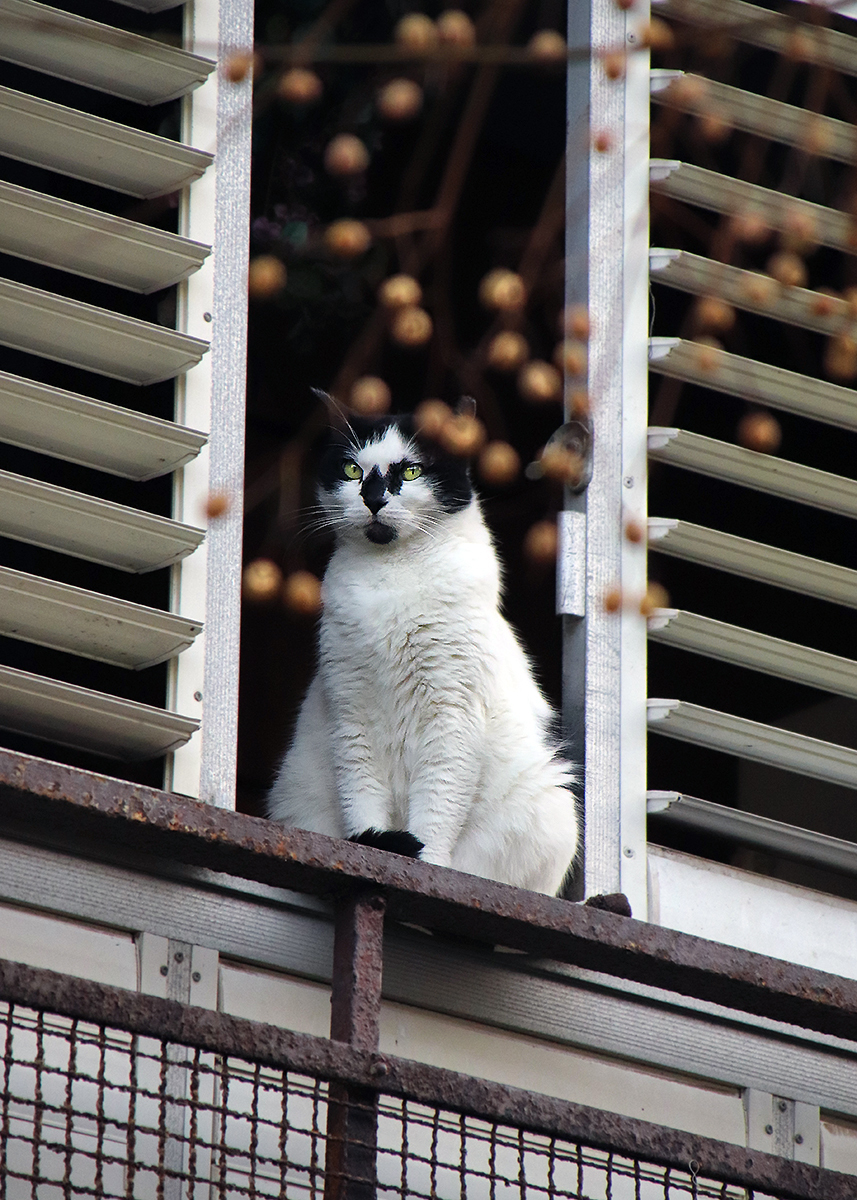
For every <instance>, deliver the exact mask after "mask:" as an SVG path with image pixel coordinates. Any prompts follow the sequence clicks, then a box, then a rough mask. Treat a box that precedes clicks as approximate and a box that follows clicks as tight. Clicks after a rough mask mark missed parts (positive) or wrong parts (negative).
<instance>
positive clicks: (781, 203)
mask: <svg viewBox="0 0 857 1200" xmlns="http://www.w3.org/2000/svg"><path fill="white" fill-rule="evenodd" d="M855 53H857V44H855ZM649 177H650V182H651V187H652V191H653V192H659V193H660V194H661V195H664V196H671V197H672V198H673V199H674V200H682V201H683V202H684V203H685V204H693V205H695V206H696V207H697V208H705V209H709V210H711V211H714V212H719V213H739V212H753V213H758V214H759V216H761V217H762V218H763V219H764V221H765V223H766V224H767V225H769V226H771V227H772V228H774V229H785V228H787V227H788V223H789V220H790V219H793V218H794V217H795V216H796V215H800V216H801V217H804V218H807V219H808V220H809V221H810V222H812V228H813V230H814V231H815V237H816V239H817V240H818V241H819V242H821V244H822V245H824V246H831V247H832V248H833V249H834V250H842V251H844V252H845V253H846V254H855V253H857V241H855V236H854V222H853V219H852V218H851V217H850V216H848V215H847V214H846V213H843V212H839V211H838V210H837V209H835V208H825V207H824V205H822V204H812V203H811V202H810V201H809V200H798V199H796V198H795V197H793V196H786V195H784V194H783V193H782V192H776V191H774V190H773V189H771V188H763V187H760V186H759V185H758V184H756V183H746V182H745V181H744V180H743V179H733V178H732V177H731V176H729V175H721V174H720V173H719V172H717V171H709V170H707V169H706V168H705V167H694V166H691V165H690V164H689V163H683V162H678V161H677V160H676V159H666V158H653V159H652V160H651V162H650V164H649Z"/></svg>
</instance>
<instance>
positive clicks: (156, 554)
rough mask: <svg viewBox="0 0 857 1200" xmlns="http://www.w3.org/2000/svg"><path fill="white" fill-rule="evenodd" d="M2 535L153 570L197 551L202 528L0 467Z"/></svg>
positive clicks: (130, 568) (134, 568)
mask: <svg viewBox="0 0 857 1200" xmlns="http://www.w3.org/2000/svg"><path fill="white" fill-rule="evenodd" d="M0 534H2V535H3V536H5V537H10V538H14V539H15V540H16V541H23V542H28V543H30V544H31V545H34V546H42V547H44V548H45V549H48V550H57V551H59V552H60V553H62V554H71V555H73V556H74V557H75V558H84V559H86V560H87V561H88V562H96V563H100V564H101V565H102V566H107V567H115V568H116V569H117V570H120V571H132V572H135V573H141V572H145V571H154V570H157V569H158V568H159V567H167V566H170V565H172V563H174V562H178V561H179V560H180V559H182V558H184V557H185V556H186V555H188V554H190V553H191V551H192V550H195V549H196V548H197V546H199V545H200V543H201V542H202V539H203V537H204V536H205V534H204V531H203V530H202V529H194V528H192V527H191V526H190V525H181V524H179V522H177V521H171V520H169V519H168V518H167V517H157V516H154V515H152V514H151V513H146V512H140V511H139V510H138V509H135V508H126V507H125V506H124V505H121V504H112V503H110V502H108V501H107V500H97V499H95V498H94V497H92V496H85V495H84V494H83V493H82V492H72V491H69V489H68V488H60V487H55V486H54V485H53V484H50V483H39V482H37V481H36V480H34V479H27V478H25V477H24V476H23V475H13V474H12V473H11V471H0Z"/></svg>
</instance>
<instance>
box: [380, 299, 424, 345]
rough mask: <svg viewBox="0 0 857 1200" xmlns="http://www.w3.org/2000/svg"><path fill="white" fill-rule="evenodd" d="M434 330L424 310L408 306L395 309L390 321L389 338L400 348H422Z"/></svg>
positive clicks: (411, 305)
mask: <svg viewBox="0 0 857 1200" xmlns="http://www.w3.org/2000/svg"><path fill="white" fill-rule="evenodd" d="M433 328H434V325H433V322H432V319H431V317H430V316H429V315H428V313H427V312H426V310H425V309H424V308H417V306H416V305H415V304H408V305H406V306H405V307H404V308H397V309H396V311H395V312H394V313H393V318H392V320H391V321H390V336H391V337H392V339H393V341H394V342H398V343H399V345H400V346H424V345H425V344H426V342H427V341H428V340H429V338H430V337H431V335H432V330H433Z"/></svg>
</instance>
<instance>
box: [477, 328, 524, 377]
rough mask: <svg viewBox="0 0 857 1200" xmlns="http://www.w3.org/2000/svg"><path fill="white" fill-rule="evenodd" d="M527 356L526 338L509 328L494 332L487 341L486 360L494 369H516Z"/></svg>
mask: <svg viewBox="0 0 857 1200" xmlns="http://www.w3.org/2000/svg"><path fill="white" fill-rule="evenodd" d="M529 356H530V347H529V346H528V345H527V340H526V338H524V337H522V336H521V334H520V333H515V332H514V331H513V330H511V329H504V330H503V331H502V332H501V333H497V334H495V335H494V337H493V338H492V339H491V341H490V342H489V343H488V353H487V356H486V357H487V362H488V366H489V367H493V368H494V370H495V371H517V369H518V367H520V366H522V365H523V364H524V363H525V362H526V361H527V359H528V358H529Z"/></svg>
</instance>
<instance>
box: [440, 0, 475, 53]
mask: <svg viewBox="0 0 857 1200" xmlns="http://www.w3.org/2000/svg"><path fill="white" fill-rule="evenodd" d="M437 35H438V37H439V38H440V41H441V44H442V45H444V46H464V47H469V46H474V45H475V44H476V26H475V25H474V24H473V22H472V21H471V19H470V17H468V15H467V13H466V12H462V11H461V9H459V8H448V9H447V10H446V12H442V13H441V14H440V16H439V17H438V19H437Z"/></svg>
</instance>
